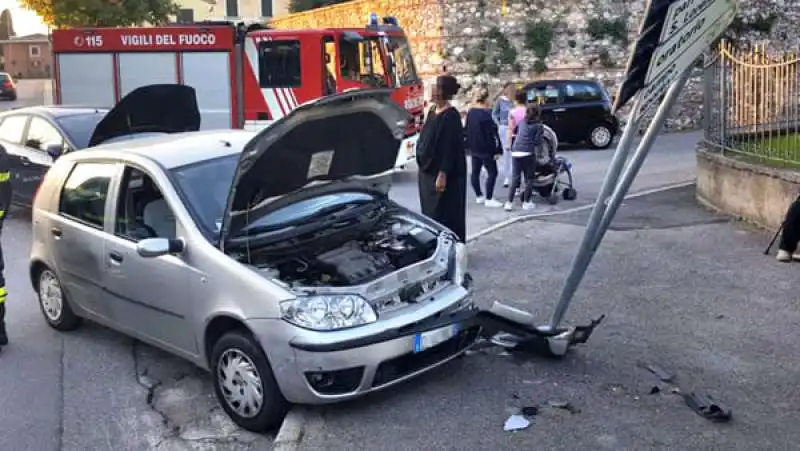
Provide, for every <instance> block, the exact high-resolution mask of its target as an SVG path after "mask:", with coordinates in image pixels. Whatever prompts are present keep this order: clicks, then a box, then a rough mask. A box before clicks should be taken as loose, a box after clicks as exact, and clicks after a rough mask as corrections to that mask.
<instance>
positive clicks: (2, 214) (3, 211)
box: [0, 210, 6, 219]
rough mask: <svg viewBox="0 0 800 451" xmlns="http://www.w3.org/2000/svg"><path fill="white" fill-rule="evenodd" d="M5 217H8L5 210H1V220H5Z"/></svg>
mask: <svg viewBox="0 0 800 451" xmlns="http://www.w3.org/2000/svg"><path fill="white" fill-rule="evenodd" d="M5 217H6V211H5V210H0V219H3V218H5Z"/></svg>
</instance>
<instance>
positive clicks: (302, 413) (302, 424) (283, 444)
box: [273, 180, 695, 451]
mask: <svg viewBox="0 0 800 451" xmlns="http://www.w3.org/2000/svg"><path fill="white" fill-rule="evenodd" d="M694 184H695V181H694V180H691V181H688V182H681V183H675V184H672V185H665V186H661V187H658V188H649V189H646V190H642V191H637V192H635V193H633V194H628V195H627V196H625V199H636V198H637V197H643V196H647V195H648V194H655V193H660V192H663V191H669V190H673V189H678V188H684V187H687V186H691V185H694ZM593 207H594V202H592V203H591V204H588V205H582V206H580V207H575V208H569V209H566V210H557V211H548V212H546V213H538V214H537V213H533V214H529V215H520V216H515V217H513V218H509V219H507V220H505V221H502V222H498V223H497V224H495V225H493V226H490V227H487V228H485V229H483V230H481V231H478V232H476V233H474V234H472V235H470V236H468V237H467V243H471V242H473V241H475V240H477V239H478V238H480V237H482V236H485V235H488V234H490V233H492V232H496V231H498V230H500V229H503V228H506V227H508V226H510V225H512V224H516V223H518V222H525V221H533V220H536V219H537V218H543V217H548V216H558V215H565V214H569V213H575V212H579V211H584V210H589V209H591V208H593ZM312 415H314V414H312V413H311V411H310V409H309V408H308V407H303V406H295V407H293V408H292V409H291V410H290V411H289V413H288V414H286V418H284V419H283V423H282V424H281V427H280V429H279V430H278V435H276V436H275V440H274V442H273V444H274V448H273V450H274V451H296V450H297V449H298V447H299V446H300V443H301V442H302V440H303V437H304V436H305V435H306V432H307V429H308V425H309V420H310V419H311V417H312Z"/></svg>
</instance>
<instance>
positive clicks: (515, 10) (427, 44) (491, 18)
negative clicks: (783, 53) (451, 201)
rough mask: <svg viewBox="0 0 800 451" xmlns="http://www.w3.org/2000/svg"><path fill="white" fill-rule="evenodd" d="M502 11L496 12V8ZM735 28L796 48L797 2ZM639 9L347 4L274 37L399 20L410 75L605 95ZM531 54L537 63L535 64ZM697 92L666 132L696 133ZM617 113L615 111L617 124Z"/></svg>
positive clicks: (581, 1) (621, 5) (608, 1)
mask: <svg viewBox="0 0 800 451" xmlns="http://www.w3.org/2000/svg"><path fill="white" fill-rule="evenodd" d="M504 5H505V6H504ZM740 5H741V9H740V11H741V16H742V20H741V21H739V22H738V25H737V27H736V30H737V37H738V38H740V39H741V41H742V43H743V45H747V44H748V43H754V42H756V43H761V42H763V41H765V40H766V41H769V42H773V43H777V47H778V48H777V49H778V50H787V49H795V50H798V49H800V45H799V43H800V1H791V0H743V1H740ZM644 6H645V2H644V1H643V0H635V1H626V0H561V1H558V2H553V1H545V0H506V1H505V3H503V0H395V1H391V0H356V1H353V2H349V3H344V4H340V5H336V6H332V7H328V8H322V9H319V10H313V11H308V12H305V13H299V14H294V15H291V16H288V17H285V18H281V19H277V20H275V21H274V22H273V24H274V25H275V26H276V27H278V28H294V27H304V28H305V27H321V26H327V27H341V26H356V27H361V26H364V24H365V22H366V20H367V17H368V16H369V13H370V12H373V11H374V12H376V13H378V14H379V15H392V16H395V17H397V18H398V19H399V21H400V24H401V26H402V27H403V28H404V29H405V31H406V33H407V35H408V36H409V39H410V41H411V44H412V46H413V49H414V57H415V60H416V62H417V66H418V70H419V71H420V73H421V74H422V75H423V76H425V77H426V78H428V79H429V78H431V77H433V76H434V75H435V74H436V73H437V71H438V70H440V68H441V67H442V64H445V65H446V67H447V70H448V72H450V73H451V74H453V75H456V76H457V77H458V78H459V80H460V82H461V84H462V86H463V87H464V89H463V91H462V93H461V96H460V99H459V100H460V101H461V102H464V101H466V100H467V99H468V98H469V95H470V91H471V89H472V88H473V87H474V86H476V85H481V84H485V85H488V86H489V87H490V89H491V90H492V91H493V92H497V91H499V88H500V87H501V86H502V85H503V84H504V83H505V82H507V81H512V82H529V81H533V80H536V79H543V78H590V79H596V80H599V81H601V82H602V83H603V84H604V85H605V86H606V87H607V88H608V90H609V92H610V93H611V94H614V93H615V90H616V88H617V87H618V86H619V84H620V82H621V79H622V75H623V71H624V68H625V65H626V64H627V55H628V49H629V46H630V43H631V42H633V41H634V40H635V38H636V36H637V34H638V26H639V21H640V19H641V17H642V14H643V11H644ZM537 54H538V56H537ZM702 89H703V83H702V80H701V76H700V73H699V71H698V74H697V75H696V76H695V77H693V78H692V79H691V80H690V82H689V85H688V86H687V88H686V89H685V90H684V92H683V93H682V96H681V99H680V100H679V101H678V103H677V105H676V106H675V108H674V109H673V111H672V114H671V117H670V118H669V119H668V121H667V124H666V129H667V130H668V131H669V130H683V129H691V128H698V127H700V125H701V124H702V115H703V112H702V110H703V92H702ZM625 116H626V112H625V111H622V112H621V119H623V121H624V120H625Z"/></svg>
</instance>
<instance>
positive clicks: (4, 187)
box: [0, 145, 11, 346]
mask: <svg viewBox="0 0 800 451" xmlns="http://www.w3.org/2000/svg"><path fill="white" fill-rule="evenodd" d="M10 169H11V168H10V167H9V161H8V153H6V149H5V147H3V146H2V145H0V235H2V232H3V222H4V221H5V219H6V216H7V215H8V210H9V209H10V208H11V170H10ZM4 266H5V265H4V264H3V246H2V244H0V346H4V345H7V344H8V336H6V322H5V320H6V279H5V277H3V270H4V269H5V267H4Z"/></svg>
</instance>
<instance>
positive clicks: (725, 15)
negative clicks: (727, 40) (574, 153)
mask: <svg viewBox="0 0 800 451" xmlns="http://www.w3.org/2000/svg"><path fill="white" fill-rule="evenodd" d="M714 3H715V4H719V3H725V4H727V5H728V7H727V8H726V9H724V10H722V14H721V15H719V16H716V20H715V21H713V22H712V23H710V24H709V25H707V26H703V27H702V33H701V34H699V35H698V36H697V38H696V39H694V40H693V41H692V42H691V43H690V44H688V46H687V47H683V49H682V50H680V52H681V53H679V54H674V53H669V52H670V50H669V49H670V48H672V47H673V45H674V44H675V43H677V41H676V40H675V39H669V38H674V37H675V36H685V34H683V33H681V32H680V31H679V32H678V33H677V34H672V35H671V36H667V38H668V40H667V41H666V42H665V43H664V44H662V45H659V46H658V48H656V51H655V52H654V53H653V57H652V63H651V64H650V69H649V70H648V73H647V77H645V80H646V84H645V87H644V89H642V90H641V91H640V93H639V96H640V100H639V107H638V108H637V111H634V112H632V114H631V120H636V119H639V118H642V117H644V116H645V115H646V114H647V112H648V111H650V110H651V109H652V108H653V107H655V106H656V105H658V103H659V102H661V98H662V97H663V95H664V93H665V92H666V91H667V88H669V86H670V85H671V84H672V82H674V81H675V80H677V79H678V77H679V76H680V75H681V73H682V72H683V71H684V70H685V69H686V68H687V67H690V66H691V65H692V64H694V62H695V61H696V60H697V58H699V57H700V55H702V54H703V51H705V50H706V49H707V48H708V47H709V45H711V43H712V42H714V40H716V39H717V38H718V37H719V36H720V35H721V34H722V32H724V31H725V29H726V28H728V26H729V25H730V24H731V22H732V21H733V17H734V16H735V15H736V3H735V1H731V0H714ZM678 5H679V4H678V3H676V4H675V5H673V6H675V7H677V6H678ZM696 19H697V18H696ZM694 23H695V24H696V23H699V20H695V21H694ZM664 29H665V31H666V29H667V28H666V27H664ZM678 39H679V38H678ZM662 49H667V50H662ZM669 54H672V55H674V56H673V57H671V58H668V57H667V55H669ZM664 61H667V63H664ZM659 62H661V63H662V64H660V65H659V64H658V63H659Z"/></svg>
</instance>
